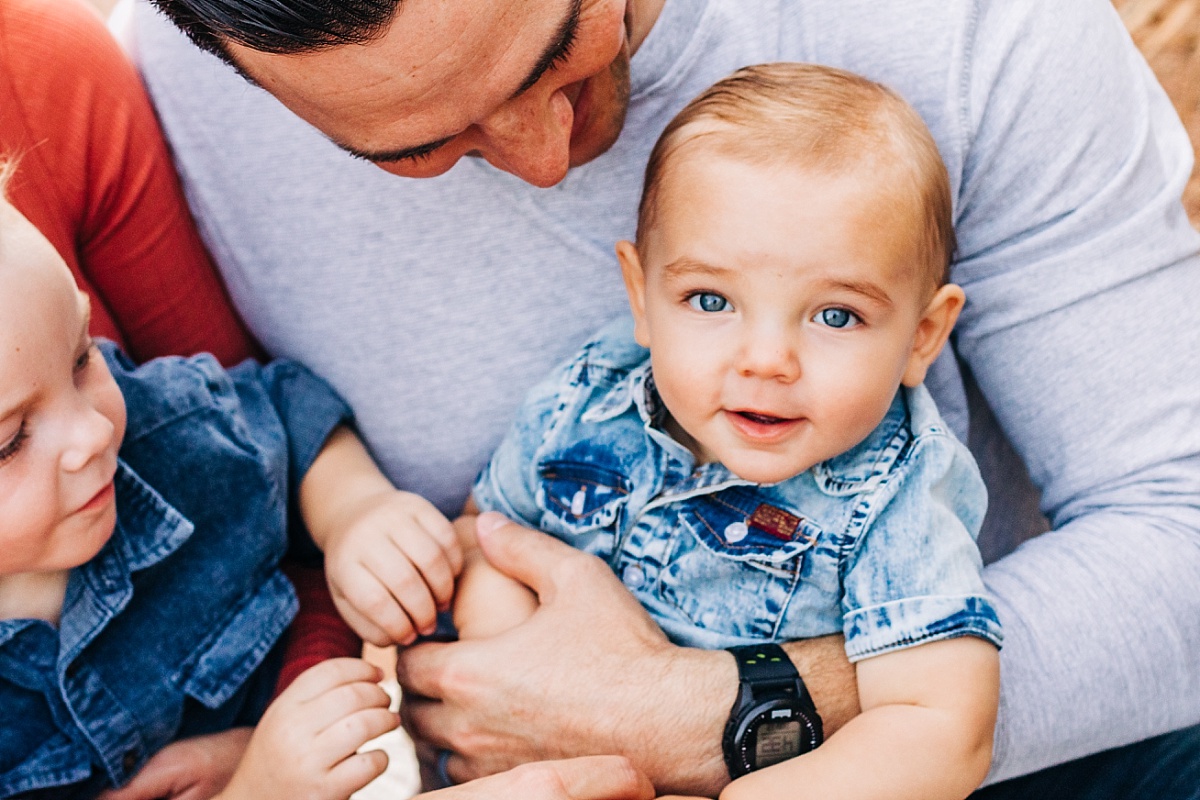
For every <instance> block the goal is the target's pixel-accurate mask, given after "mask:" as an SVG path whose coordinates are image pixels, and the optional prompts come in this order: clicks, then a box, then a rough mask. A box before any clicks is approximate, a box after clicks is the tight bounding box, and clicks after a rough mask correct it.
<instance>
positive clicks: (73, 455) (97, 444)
mask: <svg viewBox="0 0 1200 800" xmlns="http://www.w3.org/2000/svg"><path fill="white" fill-rule="evenodd" d="M115 433H116V428H115V427H114V426H113V423H112V420H110V419H109V418H108V417H106V416H104V415H103V414H101V413H100V412H99V411H97V410H96V409H95V408H93V407H91V406H87V407H86V408H84V409H81V410H80V413H78V414H76V416H75V419H74V420H73V421H72V423H71V426H70V429H69V430H68V431H67V436H68V439H67V446H66V448H65V449H64V450H63V454H62V460H61V464H62V468H63V470H64V471H66V472H79V471H80V470H82V469H83V468H84V467H86V466H87V465H88V464H90V463H91V462H92V460H93V459H95V458H96V457H97V456H99V455H101V454H103V453H104V452H106V451H107V450H108V447H109V445H110V444H112V439H113V436H114V434H115Z"/></svg>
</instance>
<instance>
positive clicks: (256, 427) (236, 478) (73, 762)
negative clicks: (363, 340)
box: [0, 343, 350, 799]
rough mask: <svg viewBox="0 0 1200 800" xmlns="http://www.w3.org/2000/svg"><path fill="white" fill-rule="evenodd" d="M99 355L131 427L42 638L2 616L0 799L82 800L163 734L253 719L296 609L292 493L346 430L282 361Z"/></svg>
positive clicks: (298, 545) (132, 768)
mask: <svg viewBox="0 0 1200 800" xmlns="http://www.w3.org/2000/svg"><path fill="white" fill-rule="evenodd" d="M101 349H102V352H103V354H104V357H105V359H106V360H107V362H108V365H109V368H110V369H111V370H112V373H113V377H114V378H115V379H116V381H117V385H118V386H119V387H120V389H121V392H122V394H123V395H124V396H125V404H126V407H127V409H128V418H129V422H128V430H127V433H126V435H125V441H124V443H123V444H122V446H121V450H120V454H119V455H120V459H119V462H118V467H117V475H116V479H115V481H114V483H115V488H116V497H117V500H116V502H117V525H116V529H115V530H114V532H113V536H112V538H111V539H110V540H109V541H108V542H107V543H106V544H105V545H104V547H103V548H102V549H101V551H100V552H99V554H97V555H96V556H95V557H94V558H93V559H92V560H91V561H89V562H87V563H86V564H84V565H82V566H80V567H78V568H76V569H74V570H72V571H71V575H70V578H69V580H68V585H67V594H66V601H65V603H64V604H63V610H62V620H61V623H60V625H59V627H58V629H57V630H56V629H55V628H54V627H52V626H51V625H50V624H48V623H46V622H43V621H40V620H29V619H23V620H3V621H0V729H2V732H0V797H6V798H7V797H14V796H19V797H31V798H33V797H36V798H39V799H40V798H89V797H95V795H96V794H97V793H98V792H99V791H100V790H102V789H104V788H106V787H110V786H120V785H122V784H124V783H126V782H127V781H128V780H129V779H130V778H131V777H132V776H133V775H134V774H135V773H136V772H137V770H138V769H139V768H140V767H141V766H142V765H143V764H144V763H145V761H146V759H147V758H149V757H150V756H151V755H153V754H154V753H155V752H156V751H158V750H160V749H162V748H163V747H164V746H165V745H167V744H169V743H170V742H172V741H174V740H176V739H179V738H184V737H187V736H193V735H198V734H203V733H211V732H215V731H220V730H225V729H228V728H231V727H235V726H238V725H249V724H253V723H254V722H255V721H257V719H258V717H259V716H260V715H261V714H262V711H263V709H264V708H265V707H266V703H267V701H268V700H269V699H270V697H271V694H272V691H273V689H274V683H275V678H276V676H277V675H278V668H279V663H278V660H279V659H278V654H279V648H278V647H277V644H278V642H279V640H280V637H281V635H282V634H283V632H284V629H285V628H286V627H287V625H288V624H289V623H290V622H291V620H292V617H293V616H294V615H295V612H296V597H295V594H294V592H293V591H292V587H291V585H290V584H289V583H288V581H287V579H286V578H284V576H283V574H282V573H281V572H280V571H279V567H278V564H279V560H280V559H281V558H282V557H283V555H284V553H285V551H287V550H288V549H289V548H288V544H289V528H288V521H289V513H288V506H289V503H290V502H291V500H290V498H294V497H295V495H296V490H297V487H298V486H299V481H300V478H301V477H302V476H303V475H304V473H305V472H306V471H307V469H308V467H309V466H310V465H311V464H312V461H313V459H314V458H316V455H317V453H318V452H319V451H320V449H321V447H322V446H323V444H324V442H325V439H326V438H327V437H328V435H329V433H330V432H331V431H332V430H333V428H334V427H335V426H337V425H338V424H340V423H343V422H346V421H348V420H349V419H350V414H349V409H348V408H347V407H346V405H345V404H344V403H343V402H342V401H341V399H340V398H338V396H337V395H336V394H334V393H333V391H332V390H331V389H330V388H329V387H328V386H327V385H326V384H325V383H324V382H323V381H321V380H320V379H319V378H317V377H316V376H314V375H313V374H312V373H310V372H308V371H307V370H305V369H304V368H303V367H300V366H298V365H296V364H292V363H286V362H276V363H273V364H271V365H268V366H266V367H261V366H259V365H257V364H253V363H252V362H247V363H245V364H243V365H241V366H239V367H237V368H235V369H233V370H230V371H229V372H226V371H225V370H223V369H222V368H221V367H220V366H219V365H218V364H217V362H216V361H215V360H213V359H212V358H211V357H210V356H200V357H196V358H192V359H186V360H185V359H178V358H171V359H158V360H156V361H152V362H150V363H149V364H147V365H145V366H143V367H141V368H136V367H134V365H133V364H132V363H130V362H129V361H128V360H127V359H126V358H125V357H124V356H123V355H122V354H120V353H119V352H117V350H116V349H115V347H113V346H112V345H111V344H109V343H104V344H102V345H101ZM291 537H292V538H293V540H294V543H295V546H294V547H293V548H292V550H293V552H308V548H311V547H312V543H311V540H307V536H306V534H304V533H303V531H302V530H301V529H300V528H299V526H293V528H292V530H291Z"/></svg>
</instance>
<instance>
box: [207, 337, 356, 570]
mask: <svg viewBox="0 0 1200 800" xmlns="http://www.w3.org/2000/svg"><path fill="white" fill-rule="evenodd" d="M229 378H230V380H231V381H232V382H233V387H234V390H235V391H236V393H237V397H238V400H239V401H240V405H241V409H240V410H241V412H242V414H243V415H244V416H245V419H246V421H247V422H248V427H249V431H250V435H251V436H254V435H255V434H256V433H258V432H259V431H264V430H268V429H269V428H270V427H271V426H270V425H263V424H261V423H262V422H264V421H266V419H267V418H269V417H272V416H273V417H276V418H277V419H278V421H279V423H281V424H282V425H283V429H284V431H285V432H286V434H287V456H288V463H287V466H286V469H287V475H288V495H289V497H288V540H289V543H290V547H289V550H290V552H291V554H292V555H293V556H295V557H297V558H299V559H301V560H302V561H306V562H316V561H319V560H320V558H321V551H320V550H319V549H318V548H317V546H316V544H314V543H313V541H312V538H311V537H310V536H309V534H308V531H307V530H305V528H304V525H303V523H302V522H301V518H300V512H299V508H298V496H299V490H300V482H301V481H302V480H303V479H304V476H305V475H306V474H307V473H308V470H309V467H311V466H312V464H313V462H314V461H315V460H316V458H317V456H318V455H319V454H320V452H321V449H322V448H323V447H324V446H325V442H326V440H327V439H328V438H329V436H330V434H332V433H333V431H334V429H335V428H337V427H338V426H340V425H350V424H353V421H354V417H353V414H352V413H351V411H350V407H349V406H348V405H347V404H346V402H345V401H344V400H343V399H342V398H341V396H339V395H338V394H337V392H335V391H334V390H333V388H332V387H330V385H329V384H328V383H326V382H325V381H324V380H322V379H321V378H319V377H318V376H317V375H315V374H314V373H313V372H312V371H310V370H309V369H308V368H307V367H305V366H303V365H302V364H299V363H297V362H295V361H286V360H278V361H272V362H270V363H268V364H265V365H263V364H259V363H257V362H255V361H244V362H242V363H241V364H239V365H238V366H236V367H234V368H232V369H231V370H229Z"/></svg>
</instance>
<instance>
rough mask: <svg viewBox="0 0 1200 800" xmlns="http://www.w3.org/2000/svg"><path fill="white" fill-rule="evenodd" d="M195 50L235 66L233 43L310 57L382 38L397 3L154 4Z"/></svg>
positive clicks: (235, 0) (242, 0)
mask: <svg viewBox="0 0 1200 800" xmlns="http://www.w3.org/2000/svg"><path fill="white" fill-rule="evenodd" d="M152 2H153V3H154V5H155V6H156V7H157V8H158V9H159V10H160V11H162V12H163V13H164V14H165V15H166V16H167V18H168V19H170V20H171V21H172V22H174V23H175V25H176V26H177V27H178V28H179V29H180V30H181V31H183V32H184V33H186V34H187V35H188V38H189V39H191V40H192V41H193V42H194V43H195V44H196V46H197V47H199V48H200V49H201V50H207V51H208V52H210V53H214V54H215V55H217V56H219V57H220V58H222V59H223V60H225V61H227V62H229V63H230V64H233V66H235V67H237V64H235V63H234V62H233V59H232V58H231V57H230V55H229V52H228V51H227V50H226V48H225V44H226V43H227V42H237V43H238V44H240V45H244V46H246V47H249V48H251V49H253V50H260V51H262V52H264V53H279V54H289V55H291V54H296V53H310V52H314V51H317V50H324V49H326V48H330V47H336V46H338V45H344V44H364V43H366V42H369V41H372V40H373V39H375V38H377V37H378V36H380V35H381V34H382V33H383V31H384V29H386V28H387V26H388V23H390V22H391V21H392V18H393V17H394V16H395V15H396V9H397V8H398V7H399V6H400V0H152Z"/></svg>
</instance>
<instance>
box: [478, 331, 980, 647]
mask: <svg viewBox="0 0 1200 800" xmlns="http://www.w3.org/2000/svg"><path fill="white" fill-rule="evenodd" d="M665 415H666V410H665V409H664V408H663V407H662V405H661V403H660V401H659V399H658V395H657V392H656V391H655V389H654V385H653V377H652V376H651V373H650V364H649V353H648V352H647V351H646V350H644V349H643V348H641V347H640V346H638V345H637V344H636V343H635V342H634V340H633V336H632V327H631V324H630V322H629V320H628V319H622V320H618V321H617V322H616V323H614V324H612V325H610V326H608V327H606V328H605V329H604V330H603V331H601V333H600V334H598V336H597V337H596V338H594V339H593V340H592V341H590V342H589V343H588V344H586V345H585V346H584V348H583V350H582V352H581V353H580V354H579V355H578V356H576V357H575V358H573V359H571V360H570V361H569V362H568V363H567V364H566V365H565V366H563V367H561V368H560V369H559V370H557V371H556V372H554V373H553V374H552V375H551V376H550V377H549V378H548V379H547V380H546V381H544V382H542V383H541V384H540V385H538V386H537V387H536V388H535V389H534V390H533V391H532V392H531V394H530V395H529V397H528V398H527V400H526V402H525V405H524V406H523V408H522V410H521V411H520V413H519V414H518V419H517V421H516V423H515V424H514V426H513V427H512V429H511V430H510V431H509V433H508V435H507V436H506V438H505V439H504V441H503V442H502V443H501V445H500V447H499V449H498V450H497V451H496V453H495V455H494V456H493V458H492V460H491V462H490V463H489V464H488V466H487V467H485V468H484V470H483V472H482V473H481V474H480V476H479V479H478V480H477V481H476V483H475V488H474V497H475V501H476V503H477V504H478V506H479V508H480V509H481V510H484V511H486V510H493V511H499V512H501V513H503V514H505V515H507V516H509V517H511V518H513V519H515V520H519V521H521V522H523V523H525V524H526V525H529V526H531V527H535V528H541V529H542V530H544V531H547V532H548V533H550V534H552V535H554V536H556V537H558V538H559V539H561V540H563V541H564V542H567V543H568V544H571V545H572V546H574V547H577V548H579V549H581V550H584V551H586V552H588V553H591V554H593V555H596V556H599V557H600V558H602V559H605V560H606V561H607V562H608V563H609V564H610V565H611V566H612V568H613V569H614V570H615V571H616V573H617V574H618V575H619V576H620V577H621V579H622V580H623V581H624V583H625V585H626V586H627V587H629V589H630V591H632V592H633V593H634V595H635V596H636V597H637V599H638V600H639V602H641V603H642V605H643V606H644V607H645V608H646V609H647V611H649V612H650V614H651V616H652V617H653V618H654V619H655V621H656V622H657V623H658V624H659V625H660V626H661V627H662V629H663V630H664V631H665V632H666V633H667V635H668V636H669V637H670V638H671V639H672V641H674V642H676V643H677V644H681V645H687V646H692V647H705V648H723V647H731V646H734V645H740V644H751V643H757V642H767V641H790V640H794V639H805V638H809V637H813V636H822V635H825V634H831V633H842V634H844V635H845V638H846V652H847V655H849V657H850V659H851V660H852V661H856V660H859V659H863V658H867V657H870V656H874V655H878V654H881V653H886V652H890V651H893V650H897V649H900V648H904V647H909V646H912V645H917V644H922V643H925V642H931V641H936V640H938V639H948V638H952V637H956V636H978V637H980V638H983V639H986V640H988V641H990V642H992V643H994V644H995V645H996V646H999V645H1000V642H1001V632H1000V623H999V620H998V619H997V616H996V612H995V610H994V609H993V607H992V604H991V602H990V600H989V599H988V598H987V596H986V593H985V592H984V588H983V582H982V580H981V578H980V570H981V562H980V556H979V551H978V549H977V548H976V546H975V535H976V534H977V533H978V531H979V526H980V524H981V522H982V520H983V514H984V511H985V508H986V494H985V491H984V488H983V482H982V480H981V479H980V477H979V473H978V471H977V469H976V467H975V463H974V461H973V460H972V459H971V456H970V454H969V453H968V451H967V449H966V448H965V447H964V446H963V445H962V444H961V443H959V442H958V440H957V439H955V438H954V437H953V436H952V435H951V434H950V433H949V432H948V430H947V429H946V427H945V425H944V424H943V423H942V421H941V419H940V417H939V416H938V413H937V409H936V408H935V406H934V404H933V400H932V399H931V398H930V396H929V394H928V392H926V391H925V390H924V388H917V389H915V390H908V389H903V388H902V389H901V391H900V392H898V393H897V395H896V398H895V400H894V401H893V403H892V405H891V407H890V409H889V410H888V412H887V415H886V416H885V418H884V420H883V422H881V423H880V424H879V426H878V427H877V428H876V429H875V430H874V431H873V432H872V433H871V434H870V435H869V436H867V438H866V439H865V440H864V441H863V442H862V443H860V444H859V445H857V446H855V447H854V448H852V449H851V450H849V451H847V452H845V453H843V454H841V455H839V456H836V457H834V458H832V459H830V460H828V461H825V462H823V463H821V464H818V465H817V466H815V467H813V468H812V469H810V470H808V471H807V472H804V473H802V474H800V475H797V476H795V477H794V478H790V479H788V480H786V481H782V482H780V483H776V484H771V485H759V484H753V483H750V482H748V481H744V480H741V479H740V478H738V477H737V476H736V475H734V474H733V473H731V472H730V471H729V470H728V469H726V468H725V467H724V466H722V465H721V464H718V463H708V464H701V465H697V464H696V463H695V459H694V458H693V456H692V454H691V453H690V452H689V451H688V450H687V449H686V448H685V447H683V446H682V445H680V444H679V443H678V442H676V441H675V440H674V439H672V438H671V437H670V435H669V434H667V433H666V432H665V431H664V430H663V427H662V423H663V421H664V418H665Z"/></svg>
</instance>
